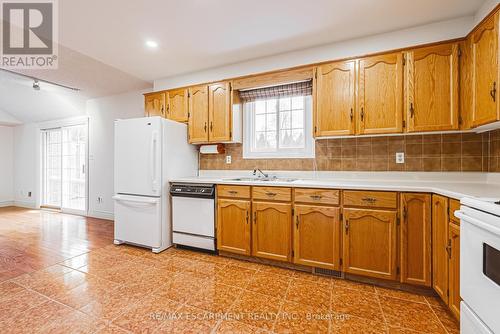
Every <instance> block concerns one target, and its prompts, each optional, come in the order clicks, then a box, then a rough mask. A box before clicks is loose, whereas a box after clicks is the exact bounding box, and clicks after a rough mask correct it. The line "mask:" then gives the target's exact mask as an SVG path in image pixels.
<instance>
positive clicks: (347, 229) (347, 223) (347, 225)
mask: <svg viewBox="0 0 500 334" xmlns="http://www.w3.org/2000/svg"><path fill="white" fill-rule="evenodd" d="M347 233H349V220H347V219H346V221H345V234H347Z"/></svg>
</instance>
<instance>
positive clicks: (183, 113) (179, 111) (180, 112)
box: [166, 88, 189, 122]
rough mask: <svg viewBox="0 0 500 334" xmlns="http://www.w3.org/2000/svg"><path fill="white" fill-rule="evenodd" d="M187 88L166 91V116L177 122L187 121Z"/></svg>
mask: <svg viewBox="0 0 500 334" xmlns="http://www.w3.org/2000/svg"><path fill="white" fill-rule="evenodd" d="M188 95H189V92H188V89H187V88H182V89H175V90H170V91H168V92H167V100H168V103H167V115H166V116H167V118H168V119H171V120H172V121H177V122H187V121H188Z"/></svg>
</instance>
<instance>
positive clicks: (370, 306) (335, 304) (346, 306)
mask: <svg viewBox="0 0 500 334" xmlns="http://www.w3.org/2000/svg"><path fill="white" fill-rule="evenodd" d="M332 311H333V312H335V313H337V314H347V315H351V316H356V317H359V318H364V319H370V320H373V321H379V322H383V321H384V320H383V319H384V317H383V315H382V309H381V307H380V303H379V299H378V296H377V295H376V294H375V293H369V292H365V291H361V290H352V289H340V288H337V289H335V287H334V288H333V293H332Z"/></svg>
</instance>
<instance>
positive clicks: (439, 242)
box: [432, 195, 449, 304]
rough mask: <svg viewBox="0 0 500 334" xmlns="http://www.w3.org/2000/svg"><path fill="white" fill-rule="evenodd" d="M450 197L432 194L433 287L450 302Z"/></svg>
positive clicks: (444, 299) (446, 302) (446, 301)
mask: <svg viewBox="0 0 500 334" xmlns="http://www.w3.org/2000/svg"><path fill="white" fill-rule="evenodd" d="M448 223H449V219H448V198H446V197H443V196H439V195H432V287H433V288H434V290H435V291H436V292H437V294H438V295H439V297H441V299H442V300H443V301H444V302H445V304H448V240H449V237H448Z"/></svg>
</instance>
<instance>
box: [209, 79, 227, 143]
mask: <svg viewBox="0 0 500 334" xmlns="http://www.w3.org/2000/svg"><path fill="white" fill-rule="evenodd" d="M208 119H209V122H210V125H209V136H208V138H209V140H210V142H224V141H230V140H231V84H230V83H229V82H222V83H216V84H211V85H209V86H208Z"/></svg>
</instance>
